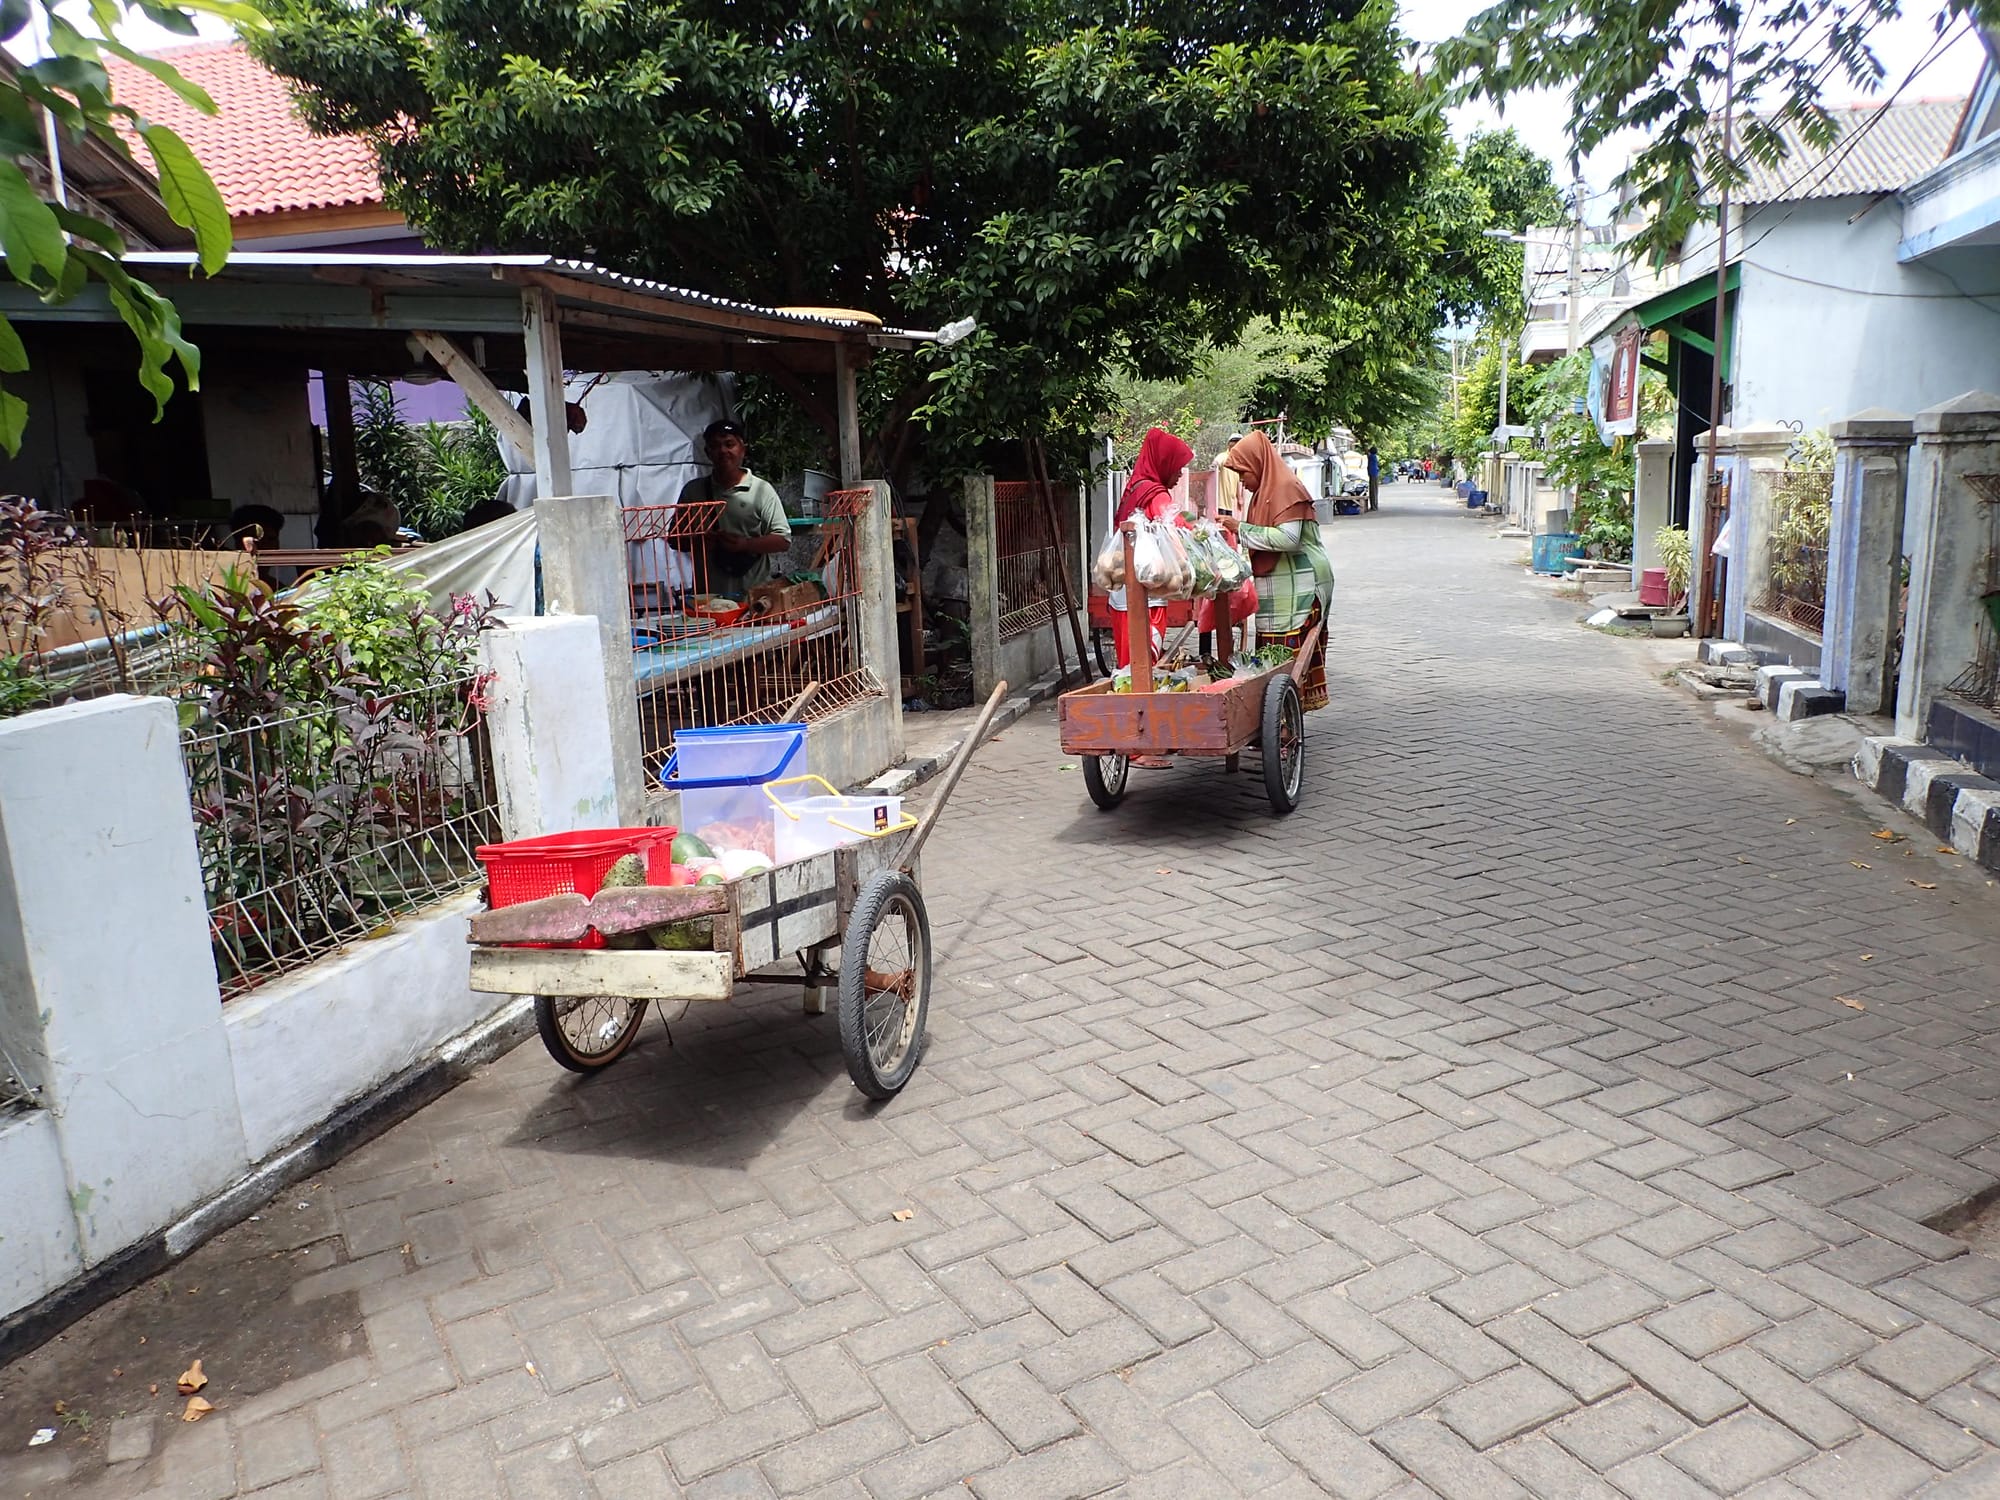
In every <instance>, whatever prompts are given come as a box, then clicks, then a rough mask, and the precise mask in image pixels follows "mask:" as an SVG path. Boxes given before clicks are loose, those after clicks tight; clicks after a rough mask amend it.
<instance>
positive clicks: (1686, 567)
mask: <svg viewBox="0 0 2000 1500" xmlns="http://www.w3.org/2000/svg"><path fill="white" fill-rule="evenodd" d="M1653 546H1654V547H1656V548H1657V549H1658V550H1659V554H1660V566H1662V567H1663V568H1665V569H1666V570H1667V592H1668V593H1669V594H1671V595H1672V596H1673V597H1675V598H1676V599H1678V598H1681V597H1682V596H1684V595H1685V594H1686V593H1687V591H1688V584H1689V583H1690V582H1691V581H1692V580H1693V578H1694V543H1693V541H1692V540H1690V538H1689V537H1688V534H1687V528H1686V527H1684V526H1662V527H1661V528H1660V529H1659V530H1658V531H1656V532H1654V533H1653Z"/></svg>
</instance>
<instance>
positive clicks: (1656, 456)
mask: <svg viewBox="0 0 2000 1500" xmlns="http://www.w3.org/2000/svg"><path fill="white" fill-rule="evenodd" d="M1632 474H1633V479H1632V587H1634V588H1637V587H1638V586H1639V584H1640V581H1641V580H1640V574H1641V573H1643V572H1644V571H1645V570H1646V569H1647V568H1657V567H1659V566H1660V544H1659V542H1658V541H1656V540H1655V537H1656V536H1657V535H1658V533H1659V530H1660V528H1661V527H1662V526H1665V525H1668V524H1669V523H1670V522H1671V521H1672V520H1673V515H1674V444H1673V440H1672V439H1671V438H1646V439H1645V440H1644V441H1642V442H1640V443H1639V444H1637V445H1636V447H1635V449H1634V460H1633V465H1632Z"/></svg>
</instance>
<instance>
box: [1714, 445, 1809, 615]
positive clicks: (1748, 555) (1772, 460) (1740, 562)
mask: <svg viewBox="0 0 2000 1500" xmlns="http://www.w3.org/2000/svg"><path fill="white" fill-rule="evenodd" d="M1796 436H1797V434H1796V433H1794V432H1793V431H1792V430H1791V428H1789V427H1779V426H1776V425H1773V424H1770V423H1762V422H1759V423H1753V424H1752V425H1750V426H1747V427H1724V428H1722V429H1720V430H1719V431H1718V432H1717V433H1716V445H1715V463H1716V468H1717V469H1718V470H1719V471H1720V472H1722V473H1724V474H1727V475H1728V476H1729V514H1730V517H1731V519H1732V520H1733V521H1734V522H1735V525H1734V526H1733V527H1731V529H1730V543H1729V576H1728V578H1727V579H1726V580H1725V583H1726V585H1727V587H1726V590H1725V592H1724V595H1723V601H1722V632H1723V634H1724V635H1725V636H1727V637H1728V638H1729V639H1730V640H1732V641H1740V640H1742V639H1743V623H1744V617H1745V615H1747V614H1748V613H1749V608H1750V601H1751V600H1753V599H1755V598H1757V597H1759V596H1760V595H1761V594H1762V593H1763V592H1764V589H1765V586H1766V584H1767V583H1768V581H1769V579H1770V576H1771V524H1772V493H1773V491H1774V490H1775V488H1776V486H1777V483H1778V476H1779V475H1781V474H1783V473H1784V472H1785V455H1786V454H1788V453H1790V452H1791V451H1792V440H1793V438H1795V437H1796Z"/></svg>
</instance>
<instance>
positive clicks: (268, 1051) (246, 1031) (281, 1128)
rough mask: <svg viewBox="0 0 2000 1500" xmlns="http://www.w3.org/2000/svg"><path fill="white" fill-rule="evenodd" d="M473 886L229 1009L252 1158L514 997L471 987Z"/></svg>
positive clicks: (227, 1025) (227, 1028)
mask: <svg viewBox="0 0 2000 1500" xmlns="http://www.w3.org/2000/svg"><path fill="white" fill-rule="evenodd" d="M480 909H481V908H480V900H479V893H478V892H477V891H476V890H475V891H469V892H467V893H465V894H464V895H460V896H454V897H452V898H451V899H450V900H447V901H440V902H438V903H437V904H436V905H435V906H431V907H429V908H427V909H426V910H424V911H422V912H419V913H417V914H416V915H414V916H409V917H404V918H402V919H401V920H400V921H398V922H397V924H396V930H395V931H394V932H392V933H390V934H389V935H388V936H387V937H383V938H376V939H373V940H371V941H368V942H362V943H356V944H355V945H354V946H352V947H351V948H348V949H346V950H345V951H343V952H340V953H336V954H334V955H332V956H331V957H328V958H323V959H321V960H320V961H319V962H318V963H315V964H310V965H308V966H307V967H305V968H303V969H300V970H299V971H298V972H297V973H294V974H287V975H286V976H285V977H283V978H282V979H278V980H276V981H274V982H272V983H270V984H267V985H264V986H263V987H261V988H259V989H257V990H254V991H252V992H251V993H250V994H249V995H246V996H244V997H243V998H242V999H240V1000H232V1001H230V1002H229V1004H228V1005H227V1006H225V1007H224V1008H223V1011H222V1021H223V1031H224V1033H225V1034H226V1035H227V1036H228V1038H229V1058H230V1063H231V1065H232V1067H233V1068H234V1070H235V1074H236V1093H237V1099H238V1102H239V1104H240V1105H241V1108H242V1115H243V1137H244V1140H245V1142H246V1143H247V1145H248V1146H249V1151H250V1159H251V1160H252V1161H260V1160H262V1159H263V1158H264V1157H266V1156H269V1155H270V1154H271V1153H272V1152H274V1151H276V1150H278V1149H279V1148H280V1147H281V1146H287V1145H290V1144H291V1143H292V1142H293V1141H295V1140H297V1139H298V1138H299V1137H300V1136H302V1135H304V1134H306V1133H307V1132H308V1131H310V1130H311V1129H312V1128H313V1127H314V1126H316V1125H318V1124H319V1123H320V1122H321V1121H322V1120H325V1119H326V1118H327V1117H328V1116H330V1115H332V1114H333V1113H334V1112H335V1111H336V1110H338V1109H339V1108H340V1107H341V1106H342V1105H344V1104H347V1103H349V1102H351V1101H352V1100H355V1099H358V1098H360V1097H361V1096H362V1095H363V1094H365V1093H367V1092H368V1091H369V1090H370V1089H372V1088H374V1087H375V1086H376V1085H377V1084H380V1083H384V1082H386V1081H388V1080H389V1079H390V1078H393V1077H394V1076H395V1075H396V1074H398V1073H400V1072H402V1071H403V1069H405V1068H407V1067H409V1066H410V1065H411V1064H413V1063H415V1062H418V1061H419V1060H421V1059H422V1058H424V1057H426V1056H428V1055H429V1054H430V1052H431V1051H432V1050H433V1049H434V1048H435V1047H436V1046H437V1044H438V1043H439V1042H441V1041H443V1040H444V1039H445V1038H446V1037H450V1036H455V1035H457V1034H458V1033H459V1032H461V1031H463V1030H465V1029H466V1028H467V1027H468V1026H474V1025H477V1024H478V1023H479V1022H480V1021H483V1020H485V1019H486V1017H487V1016H488V1015H490V1014H491V1013H492V1012H493V1011H494V1010H495V1009H496V1008H497V1005H498V1004H499V1003H502V1002H503V1000H504V997H500V996H494V995H482V994H475V993H474V992H473V991H472V990H470V989H468V988H467V987H466V968H467V951H468V950H467V945H466V941H465V922H466V918H467V917H469V916H471V915H472V914H473V913H474V912H476V911H478V910H480Z"/></svg>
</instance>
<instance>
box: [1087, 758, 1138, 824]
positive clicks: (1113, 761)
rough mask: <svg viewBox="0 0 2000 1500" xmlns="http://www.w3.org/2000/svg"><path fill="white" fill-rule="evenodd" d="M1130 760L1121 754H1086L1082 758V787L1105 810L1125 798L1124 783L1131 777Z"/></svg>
mask: <svg viewBox="0 0 2000 1500" xmlns="http://www.w3.org/2000/svg"><path fill="white" fill-rule="evenodd" d="M1131 775H1132V762H1131V760H1130V759H1129V758H1127V757H1126V756H1123V755H1086V756H1085V757H1084V758H1083V789H1084V790H1085V791H1087V792H1089V793H1090V800H1091V801H1092V802H1095V803H1096V804H1097V805H1098V806H1099V807H1100V808H1102V809H1103V810H1104V811H1105V812H1110V811H1111V809H1112V808H1114V807H1116V806H1117V805H1118V804H1119V803H1121V802H1123V801H1124V800H1125V783H1126V782H1127V781H1128V780H1129V779H1130V778H1131Z"/></svg>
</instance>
